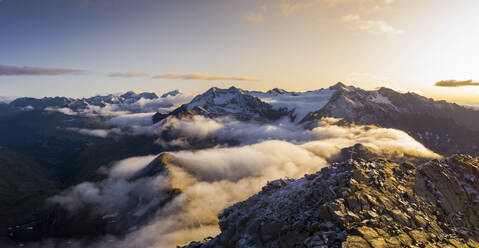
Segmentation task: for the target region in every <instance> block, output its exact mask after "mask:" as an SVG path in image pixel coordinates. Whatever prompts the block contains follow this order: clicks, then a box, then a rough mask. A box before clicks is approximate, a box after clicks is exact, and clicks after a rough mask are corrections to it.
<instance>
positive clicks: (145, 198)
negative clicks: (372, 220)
mask: <svg viewBox="0 0 479 248" xmlns="http://www.w3.org/2000/svg"><path fill="white" fill-rule="evenodd" d="M201 122H203V125H204V126H207V127H209V128H208V129H207V130H204V131H203V134H201V135H202V136H208V135H212V134H213V133H218V134H221V135H225V133H223V132H222V131H221V129H222V128H221V126H224V124H223V125H220V126H218V124H214V123H208V122H207V120H205V119H201V118H200V119H197V120H195V123H197V124H201ZM337 122H338V120H337V119H332V118H327V119H324V120H323V121H321V122H320V123H318V126H317V127H315V128H313V129H312V130H309V131H308V132H309V134H310V135H311V136H312V137H313V140H309V141H304V142H298V143H292V142H289V141H280V140H268V141H262V142H259V143H255V144H250V145H242V146H238V147H230V148H225V147H223V148H210V149H203V150H196V151H187V150H183V151H178V152H173V153H168V155H165V156H168V159H167V160H165V161H167V162H166V168H167V169H168V173H166V174H165V173H160V174H157V175H152V176H150V177H147V178H139V179H135V180H132V179H133V178H134V177H132V175H135V174H136V173H137V172H138V171H140V170H142V169H143V168H145V166H147V164H148V163H149V162H150V161H152V160H153V158H155V157H156V156H151V155H150V156H145V157H133V158H129V159H125V160H122V161H119V162H118V163H116V164H115V165H114V166H113V168H112V169H111V170H109V172H108V173H109V177H108V178H107V179H105V180H103V181H100V182H96V183H88V182H85V183H82V184H79V185H77V186H75V187H73V188H71V189H69V190H67V191H65V192H64V193H62V194H60V195H58V196H55V197H53V198H52V201H54V202H56V203H59V204H62V205H63V206H65V208H67V209H69V210H70V211H77V210H78V209H81V208H82V207H84V206H90V207H92V208H93V209H95V211H97V214H98V215H99V216H103V215H105V214H109V215H111V214H112V213H116V214H119V216H120V217H119V218H117V219H116V221H123V220H124V218H129V217H127V216H128V214H131V213H138V214H141V213H143V212H144V211H140V210H142V209H148V210H150V211H151V210H155V214H154V215H153V216H151V219H150V221H149V223H148V224H147V225H143V226H139V227H138V229H137V230H135V231H132V232H130V233H129V234H128V235H126V237H125V238H124V239H112V238H110V237H109V238H107V239H105V241H104V242H100V243H97V244H96V245H91V244H90V245H89V247H94V248H97V247H127V248H129V247H175V246H176V245H183V244H186V243H188V242H190V241H192V240H201V239H203V238H204V237H207V236H215V235H216V234H218V233H219V228H218V224H217V223H218V218H217V216H218V214H219V213H220V212H222V211H223V210H224V209H225V208H226V207H228V206H230V205H232V204H234V203H236V202H238V201H242V200H245V199H247V198H248V197H250V196H251V195H253V194H255V193H257V192H258V191H260V190H261V188H262V187H263V186H264V185H265V184H266V183H267V182H268V181H272V180H276V179H278V178H285V177H290V178H296V177H301V176H303V175H304V174H306V173H313V172H316V171H318V170H320V169H321V168H323V167H325V166H328V162H327V161H328V160H329V159H331V158H334V157H337V156H340V154H341V149H342V148H345V147H349V146H352V145H354V144H356V143H361V144H363V145H365V146H367V147H370V148H372V149H375V150H376V151H377V152H378V153H379V154H383V155H385V156H386V157H387V158H390V157H393V158H397V157H401V156H404V154H412V155H417V156H422V157H427V158H439V157H440V156H439V155H437V154H435V153H433V152H431V151H429V150H428V149H426V148H425V147H424V146H423V145H422V144H420V143H419V142H417V141H415V140H414V139H413V138H411V137H410V136H409V135H407V134H406V133H405V132H402V131H399V130H394V129H385V128H378V127H374V126H361V125H351V126H338V125H337ZM185 125H186V124H185ZM187 125H191V123H190V124H187ZM245 125H246V124H245ZM251 125H256V127H258V126H259V124H251ZM204 126H203V127H201V128H200V129H202V128H204ZM278 126H280V125H279V124H278ZM251 127H252V126H251ZM181 128H184V127H181ZM189 128H194V126H193V125H191V126H190V127H189ZM189 128H185V129H186V130H187V131H186V132H185V133H188V132H190V133H191V134H192V135H195V134H194V132H195V131H196V130H191V129H189ZM297 129H300V128H299V127H297ZM230 130H233V129H230ZM261 130H262V131H256V130H251V131H250V130H249V129H244V130H241V132H242V135H243V136H255V135H261V133H263V134H262V135H263V136H268V133H269V130H271V128H270V127H268V126H266V127H265V128H263V129H261ZM291 132H292V133H293V136H297V137H295V138H296V139H300V138H301V137H302V136H303V135H301V132H296V135H294V133H295V132H294V131H291ZM233 135H238V134H233ZM290 138H291V137H290ZM303 138H304V137H303ZM243 139H244V140H253V139H254V138H252V137H244V138H243ZM305 140H306V139H305ZM171 189H178V190H180V192H181V193H180V194H178V195H176V196H175V197H174V198H173V199H171V200H170V201H168V203H167V204H165V205H161V206H159V205H158V204H157V203H158V201H161V200H165V199H164V197H163V196H164V195H165V193H161V192H168V191H169V190H171ZM138 198H140V199H141V205H140V206H137V204H139V203H138ZM128 206H130V207H131V206H133V207H134V209H133V210H132V209H130V208H129V207H128ZM155 206H156V207H157V208H156V209H155ZM126 213H128V214H126ZM107 240H108V241H107Z"/></svg>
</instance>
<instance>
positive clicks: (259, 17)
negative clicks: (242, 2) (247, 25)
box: [243, 5, 267, 23]
mask: <svg viewBox="0 0 479 248" xmlns="http://www.w3.org/2000/svg"><path fill="white" fill-rule="evenodd" d="M266 11H267V7H266V5H263V6H261V8H260V9H259V10H257V11H249V12H247V13H246V14H244V16H243V19H245V20H246V21H248V22H252V23H260V22H263V21H264V14H265V13H266Z"/></svg>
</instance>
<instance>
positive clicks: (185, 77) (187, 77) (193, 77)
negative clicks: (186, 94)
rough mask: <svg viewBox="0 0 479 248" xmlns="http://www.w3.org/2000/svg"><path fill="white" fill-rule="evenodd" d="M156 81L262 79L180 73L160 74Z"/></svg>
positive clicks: (258, 79)
mask: <svg viewBox="0 0 479 248" xmlns="http://www.w3.org/2000/svg"><path fill="white" fill-rule="evenodd" d="M153 78H155V79H182V80H210V81H221V80H232V81H261V79H260V78H256V77H243V76H221V75H211V74H204V73H193V74H178V73H167V74H158V75H156V76H153Z"/></svg>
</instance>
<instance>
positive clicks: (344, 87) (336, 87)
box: [329, 82, 349, 90]
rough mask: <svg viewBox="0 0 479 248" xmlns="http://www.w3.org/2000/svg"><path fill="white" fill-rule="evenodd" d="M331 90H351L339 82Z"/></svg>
mask: <svg viewBox="0 0 479 248" xmlns="http://www.w3.org/2000/svg"><path fill="white" fill-rule="evenodd" d="M329 88H330V89H333V90H339V89H347V88H349V87H348V86H347V85H345V84H343V83H341V82H338V83H336V84H335V85H333V86H331V87H329Z"/></svg>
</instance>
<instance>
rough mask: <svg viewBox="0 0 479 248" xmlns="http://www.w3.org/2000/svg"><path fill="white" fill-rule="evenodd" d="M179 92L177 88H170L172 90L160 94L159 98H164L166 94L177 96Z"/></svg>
mask: <svg viewBox="0 0 479 248" xmlns="http://www.w3.org/2000/svg"><path fill="white" fill-rule="evenodd" d="M179 94H181V92H180V91H179V90H172V91H169V92H166V93H165V94H163V95H161V98H165V97H168V96H177V95H179Z"/></svg>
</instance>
